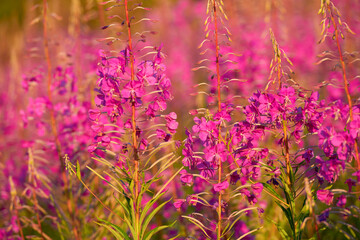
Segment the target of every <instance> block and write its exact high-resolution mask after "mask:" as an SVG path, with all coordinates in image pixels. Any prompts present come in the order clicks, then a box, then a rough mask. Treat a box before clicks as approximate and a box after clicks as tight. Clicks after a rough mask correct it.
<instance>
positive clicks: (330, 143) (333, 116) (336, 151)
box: [315, 0, 360, 238]
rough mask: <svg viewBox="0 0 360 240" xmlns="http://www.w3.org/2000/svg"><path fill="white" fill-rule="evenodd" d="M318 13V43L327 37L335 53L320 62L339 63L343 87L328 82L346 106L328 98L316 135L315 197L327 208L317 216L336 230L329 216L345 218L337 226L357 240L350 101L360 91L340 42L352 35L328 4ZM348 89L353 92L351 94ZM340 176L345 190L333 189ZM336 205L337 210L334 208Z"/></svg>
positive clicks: (355, 118)
mask: <svg viewBox="0 0 360 240" xmlns="http://www.w3.org/2000/svg"><path fill="white" fill-rule="evenodd" d="M319 14H322V15H323V19H322V22H321V23H322V26H323V30H322V39H321V40H320V43H322V42H324V41H325V40H326V38H327V37H331V38H332V40H333V41H331V40H329V41H328V42H327V43H328V44H329V45H330V46H332V45H334V46H333V47H334V50H332V51H327V52H324V53H323V54H322V55H321V56H322V57H323V58H322V59H321V60H320V61H319V63H321V62H324V61H326V60H332V61H336V62H338V63H339V64H338V66H340V69H341V74H340V73H339V74H338V75H339V76H340V75H342V80H343V81H342V82H343V84H341V82H340V84H339V83H337V82H334V81H332V80H330V81H328V83H330V84H332V85H337V86H339V85H342V86H341V88H343V89H344V93H345V97H346V99H347V104H346V103H345V102H343V99H336V100H335V101H332V100H333V99H328V100H327V102H328V103H327V104H326V105H327V106H328V107H327V108H326V109H325V111H324V123H323V125H322V127H321V128H320V129H319V132H318V136H319V143H318V144H319V148H320V149H321V150H322V152H323V154H322V155H319V156H316V162H315V165H316V168H317V179H318V182H319V190H317V193H316V196H317V199H318V200H319V201H320V202H322V203H324V204H326V205H330V207H328V208H327V209H325V210H324V211H323V212H322V213H321V214H320V215H319V216H318V220H319V221H320V222H321V224H322V225H325V226H326V227H328V228H337V227H335V222H334V221H332V218H330V217H329V215H330V214H332V215H339V216H338V217H343V216H346V219H343V221H342V224H344V226H347V227H340V229H341V231H340V232H341V234H342V236H345V237H354V238H358V237H359V234H358V233H359V230H358V229H357V228H356V227H355V226H358V225H359V221H358V218H356V217H352V215H355V216H356V215H357V214H358V211H357V210H355V211H354V209H356V208H357V207H356V203H357V202H358V196H359V194H358V192H356V191H355V192H353V190H352V187H353V186H356V185H357V186H358V185H359V181H358V179H357V180H355V179H354V178H355V177H356V176H357V174H358V173H359V163H360V160H359V149H358V139H359V121H360V115H359V112H360V108H359V103H358V102H356V101H355V102H353V96H352V95H355V97H357V96H358V94H359V92H358V91H356V90H358V89H357V88H356V87H354V85H355V83H354V81H351V79H349V76H350V74H349V73H350V71H348V69H349V68H350V67H351V64H349V62H348V60H349V59H351V54H348V53H345V52H343V50H342V40H343V39H344V38H345V33H346V32H349V33H352V34H354V33H353V32H352V30H351V29H350V28H349V26H348V25H347V24H346V23H345V22H343V21H342V20H341V15H340V12H339V10H338V9H337V8H336V7H335V5H334V4H333V3H332V2H331V1H329V0H324V1H321V8H320V10H319ZM334 43H335V44H334ZM334 69H336V68H334ZM351 89H354V90H352V91H351ZM351 94H352V95H351ZM353 159H355V164H354V165H355V166H356V168H354V167H352V166H351V164H350V163H351V162H352V161H353ZM341 173H343V175H347V174H350V175H351V177H350V178H348V179H347V180H346V181H345V183H346V184H348V187H349V189H348V191H346V190H344V189H335V188H333V184H335V183H336V182H339V181H338V180H339V179H341V178H339V177H340V174H341ZM352 177H353V178H352ZM353 199H355V201H354V200H353ZM348 200H350V201H348ZM335 204H336V207H335V206H334V205H335ZM345 211H347V213H346V214H344V213H343V212H345ZM339 212H341V213H339ZM348 228H353V229H356V233H354V232H352V231H348Z"/></svg>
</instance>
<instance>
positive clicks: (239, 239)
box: [236, 227, 263, 240]
mask: <svg viewBox="0 0 360 240" xmlns="http://www.w3.org/2000/svg"><path fill="white" fill-rule="evenodd" d="M262 228H263V227H259V228H256V229H254V230H251V231H249V232H247V233H245V234H243V235H242V236H241V237H239V238H238V239H236V240H241V239H243V238H244V237H246V236H247V235H250V234H252V233H254V232H256V231H259V230H260V229H262Z"/></svg>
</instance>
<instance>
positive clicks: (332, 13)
mask: <svg viewBox="0 0 360 240" xmlns="http://www.w3.org/2000/svg"><path fill="white" fill-rule="evenodd" d="M319 14H322V15H323V20H322V26H323V29H322V39H321V40H320V43H321V42H323V41H325V39H326V37H328V36H329V34H331V33H329V32H328V31H329V29H330V28H332V30H333V32H332V39H333V40H335V42H336V47H337V53H338V60H339V62H340V66H341V71H342V77H343V81H344V91H345V95H346V99H347V102H348V106H349V126H350V125H351V124H352V122H353V121H354V113H353V100H352V98H351V95H350V91H349V81H348V76H347V70H346V64H345V59H344V54H343V51H342V49H341V43H340V41H341V39H344V38H345V36H344V34H345V32H348V33H351V34H355V33H354V32H353V31H352V30H351V29H350V27H349V26H348V25H347V24H346V23H345V22H342V20H341V14H340V12H339V10H338V9H337V8H336V7H335V5H334V3H332V2H331V1H330V0H321V7H320V10H319ZM357 121H358V120H357ZM355 125H356V123H355ZM354 150H355V154H354V155H355V160H356V164H357V168H358V170H359V171H360V155H359V148H358V143H357V139H355V140H354Z"/></svg>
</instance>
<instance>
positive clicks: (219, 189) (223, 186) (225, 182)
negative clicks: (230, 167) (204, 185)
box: [214, 180, 229, 192]
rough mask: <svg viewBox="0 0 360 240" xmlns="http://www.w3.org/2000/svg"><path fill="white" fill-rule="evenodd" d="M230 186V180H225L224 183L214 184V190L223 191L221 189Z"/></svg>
mask: <svg viewBox="0 0 360 240" xmlns="http://www.w3.org/2000/svg"><path fill="white" fill-rule="evenodd" d="M228 187H229V182H228V181H226V180H225V181H224V182H222V183H217V184H214V191H215V192H221V191H223V190H225V189H227V188H228Z"/></svg>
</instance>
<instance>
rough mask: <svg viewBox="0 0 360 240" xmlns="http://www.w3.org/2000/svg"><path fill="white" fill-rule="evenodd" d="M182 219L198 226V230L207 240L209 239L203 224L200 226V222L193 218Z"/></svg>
mask: <svg viewBox="0 0 360 240" xmlns="http://www.w3.org/2000/svg"><path fill="white" fill-rule="evenodd" d="M182 217H183V218H186V219H188V220H189V221H190V222H192V223H193V224H195V225H196V226H198V227H199V228H200V230H201V231H202V232H203V233H204V234H205V236H206V237H207V239H211V237H210V236H209V235H208V234H207V232H206V230H205V226H204V224H202V222H200V221H199V220H197V219H196V218H193V217H189V216H184V215H183V216H182Z"/></svg>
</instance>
